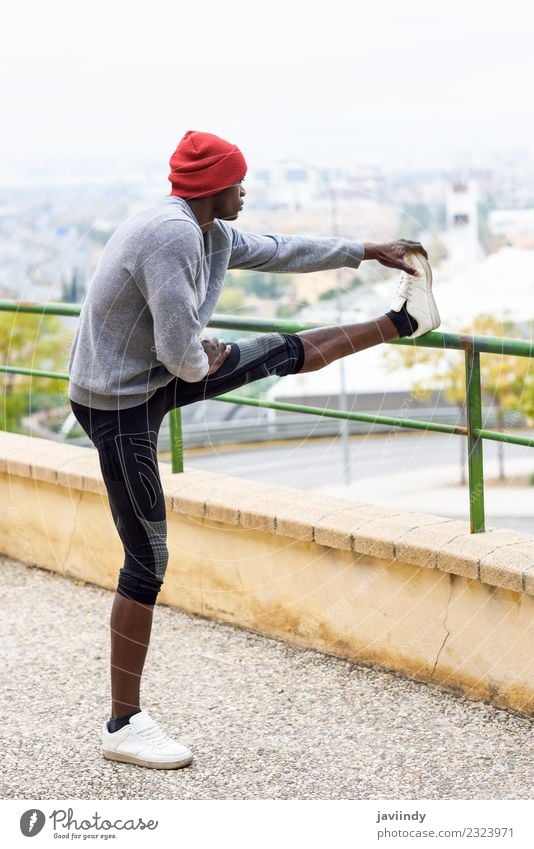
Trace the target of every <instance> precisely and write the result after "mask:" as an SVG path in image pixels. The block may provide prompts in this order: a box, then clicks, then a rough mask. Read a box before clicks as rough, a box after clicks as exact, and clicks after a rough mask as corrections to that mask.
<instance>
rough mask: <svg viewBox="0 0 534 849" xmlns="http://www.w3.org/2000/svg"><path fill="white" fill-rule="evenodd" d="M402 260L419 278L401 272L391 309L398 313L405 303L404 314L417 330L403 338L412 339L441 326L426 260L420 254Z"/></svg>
mask: <svg viewBox="0 0 534 849" xmlns="http://www.w3.org/2000/svg"><path fill="white" fill-rule="evenodd" d="M404 259H405V260H406V263H407V264H408V265H411V266H412V268H415V269H417V270H418V271H419V276H418V277H415V276H414V275H413V274H407V273H406V272H405V271H402V272H401V276H400V280H399V284H398V286H397V291H396V292H395V297H394V299H393V303H392V304H391V309H392V310H394V311H395V312H400V311H401V309H402V305H403V304H404V302H405V301H406V312H408V313H409V314H410V315H411V316H412V318H415V320H416V322H417V330H416V331H415V332H414V333H412V334H411V335H410V336H405V337H404V338H405V339H414V338H415V337H416V336H423V334H425V333H428V331H429V330H435V328H436V327H439V325H440V324H441V319H440V317H439V312H438V308H437V306H436V302H435V300H434V296H433V294H432V269H431V268H430V265H429V263H428V260H427V259H426V258H425V257H424V256H423V254H421V253H407V254H405V255H404Z"/></svg>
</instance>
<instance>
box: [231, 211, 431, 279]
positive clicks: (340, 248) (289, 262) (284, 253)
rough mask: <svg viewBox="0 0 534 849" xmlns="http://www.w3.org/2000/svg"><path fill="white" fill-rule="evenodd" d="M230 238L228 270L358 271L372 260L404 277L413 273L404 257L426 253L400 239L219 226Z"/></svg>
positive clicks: (414, 271)
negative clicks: (360, 238)
mask: <svg viewBox="0 0 534 849" xmlns="http://www.w3.org/2000/svg"><path fill="white" fill-rule="evenodd" d="M221 223H222V225H223V226H224V227H225V228H228V231H229V232H230V234H231V238H232V252H231V256H230V264H229V268H251V269H255V270H257V271H275V272H276V271H278V272H301V273H302V272H307V271H326V270H329V269H332V268H343V267H348V268H358V266H359V265H360V262H362V260H367V259H375V260H377V261H378V262H380V263H381V264H382V265H385V266H387V267H389V268H398V269H400V270H402V271H406V272H408V274H417V271H416V269H414V268H412V267H411V266H410V265H408V264H407V263H405V262H404V256H405V254H407V253H417V252H421V253H423V254H424V255H425V257H426V258H427V259H428V256H427V253H426V251H425V249H424V248H423V246H422V245H421V244H420V243H419V242H411V241H407V240H406V239H400V240H399V241H396V242H386V243H383V244H375V243H374V242H365V243H362V242H352V241H350V240H348V239H343V238H340V237H334V236H318V237H316V238H311V237H309V236H286V235H279V234H270V235H261V236H260V235H256V234H254V233H244V232H243V231H241V230H237V229H236V228H234V227H231V226H230V225H229V224H227V223H226V222H221Z"/></svg>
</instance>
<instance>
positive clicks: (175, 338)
mask: <svg viewBox="0 0 534 849" xmlns="http://www.w3.org/2000/svg"><path fill="white" fill-rule="evenodd" d="M201 263H202V248H201V244H200V236H199V234H198V233H197V232H196V230H195V228H194V227H193V226H192V225H191V224H188V223H185V224H182V222H180V225H179V226H177V222H176V221H175V220H169V221H165V222H163V223H159V224H158V226H157V227H156V228H154V230H153V231H152V232H151V233H150V235H149V236H148V237H147V239H146V241H145V242H144V243H143V245H142V247H141V250H140V253H139V255H138V258H137V262H136V264H135V268H134V271H133V278H134V280H135V282H136V284H137V286H138V287H139V289H140V290H141V293H142V295H143V297H144V298H145V300H146V302H147V306H148V308H149V310H150V313H151V315H152V320H153V325H154V348H153V350H155V354H156V358H157V359H158V360H159V361H160V362H161V363H163V365H164V366H165V368H166V369H168V371H169V372H170V373H171V374H174V375H176V377H179V378H181V379H182V380H185V381H187V382H189V383H194V382H196V381H198V380H202V379H203V378H204V377H206V375H207V373H208V370H209V361H208V357H207V355H206V352H205V351H204V348H203V347H202V344H201V342H200V333H201V331H202V327H201V324H200V321H199V317H198V308H199V291H198V285H197V280H198V277H199V275H200V271H201V267H202V266H201Z"/></svg>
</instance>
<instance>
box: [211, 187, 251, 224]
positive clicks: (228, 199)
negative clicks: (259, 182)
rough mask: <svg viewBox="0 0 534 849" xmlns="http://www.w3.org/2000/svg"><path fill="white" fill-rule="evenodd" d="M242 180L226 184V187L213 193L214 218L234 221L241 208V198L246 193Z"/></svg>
mask: <svg viewBox="0 0 534 849" xmlns="http://www.w3.org/2000/svg"><path fill="white" fill-rule="evenodd" d="M244 179H245V178H244V177H243V180H244ZM243 180H239V181H238V182H237V183H234V184H233V186H228V188H227V189H224V191H222V192H219V194H217V195H215V207H214V217H215V218H224V219H225V221H235V219H236V218H237V216H238V215H239V213H240V212H241V210H242V209H243V198H244V197H245V195H246V191H245V188H244V186H243Z"/></svg>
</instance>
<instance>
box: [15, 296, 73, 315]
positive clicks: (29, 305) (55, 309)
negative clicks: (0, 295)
mask: <svg viewBox="0 0 534 849" xmlns="http://www.w3.org/2000/svg"><path fill="white" fill-rule="evenodd" d="M81 308H82V305H81V304H66V303H65V304H64V303H62V302H61V301H56V302H54V303H47V304H40V303H36V302H34V301H5V300H1V299H0V311H2V312H29V313H38V314H39V315H41V314H42V313H47V314H48V315H73V316H77V315H80V310H81Z"/></svg>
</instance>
